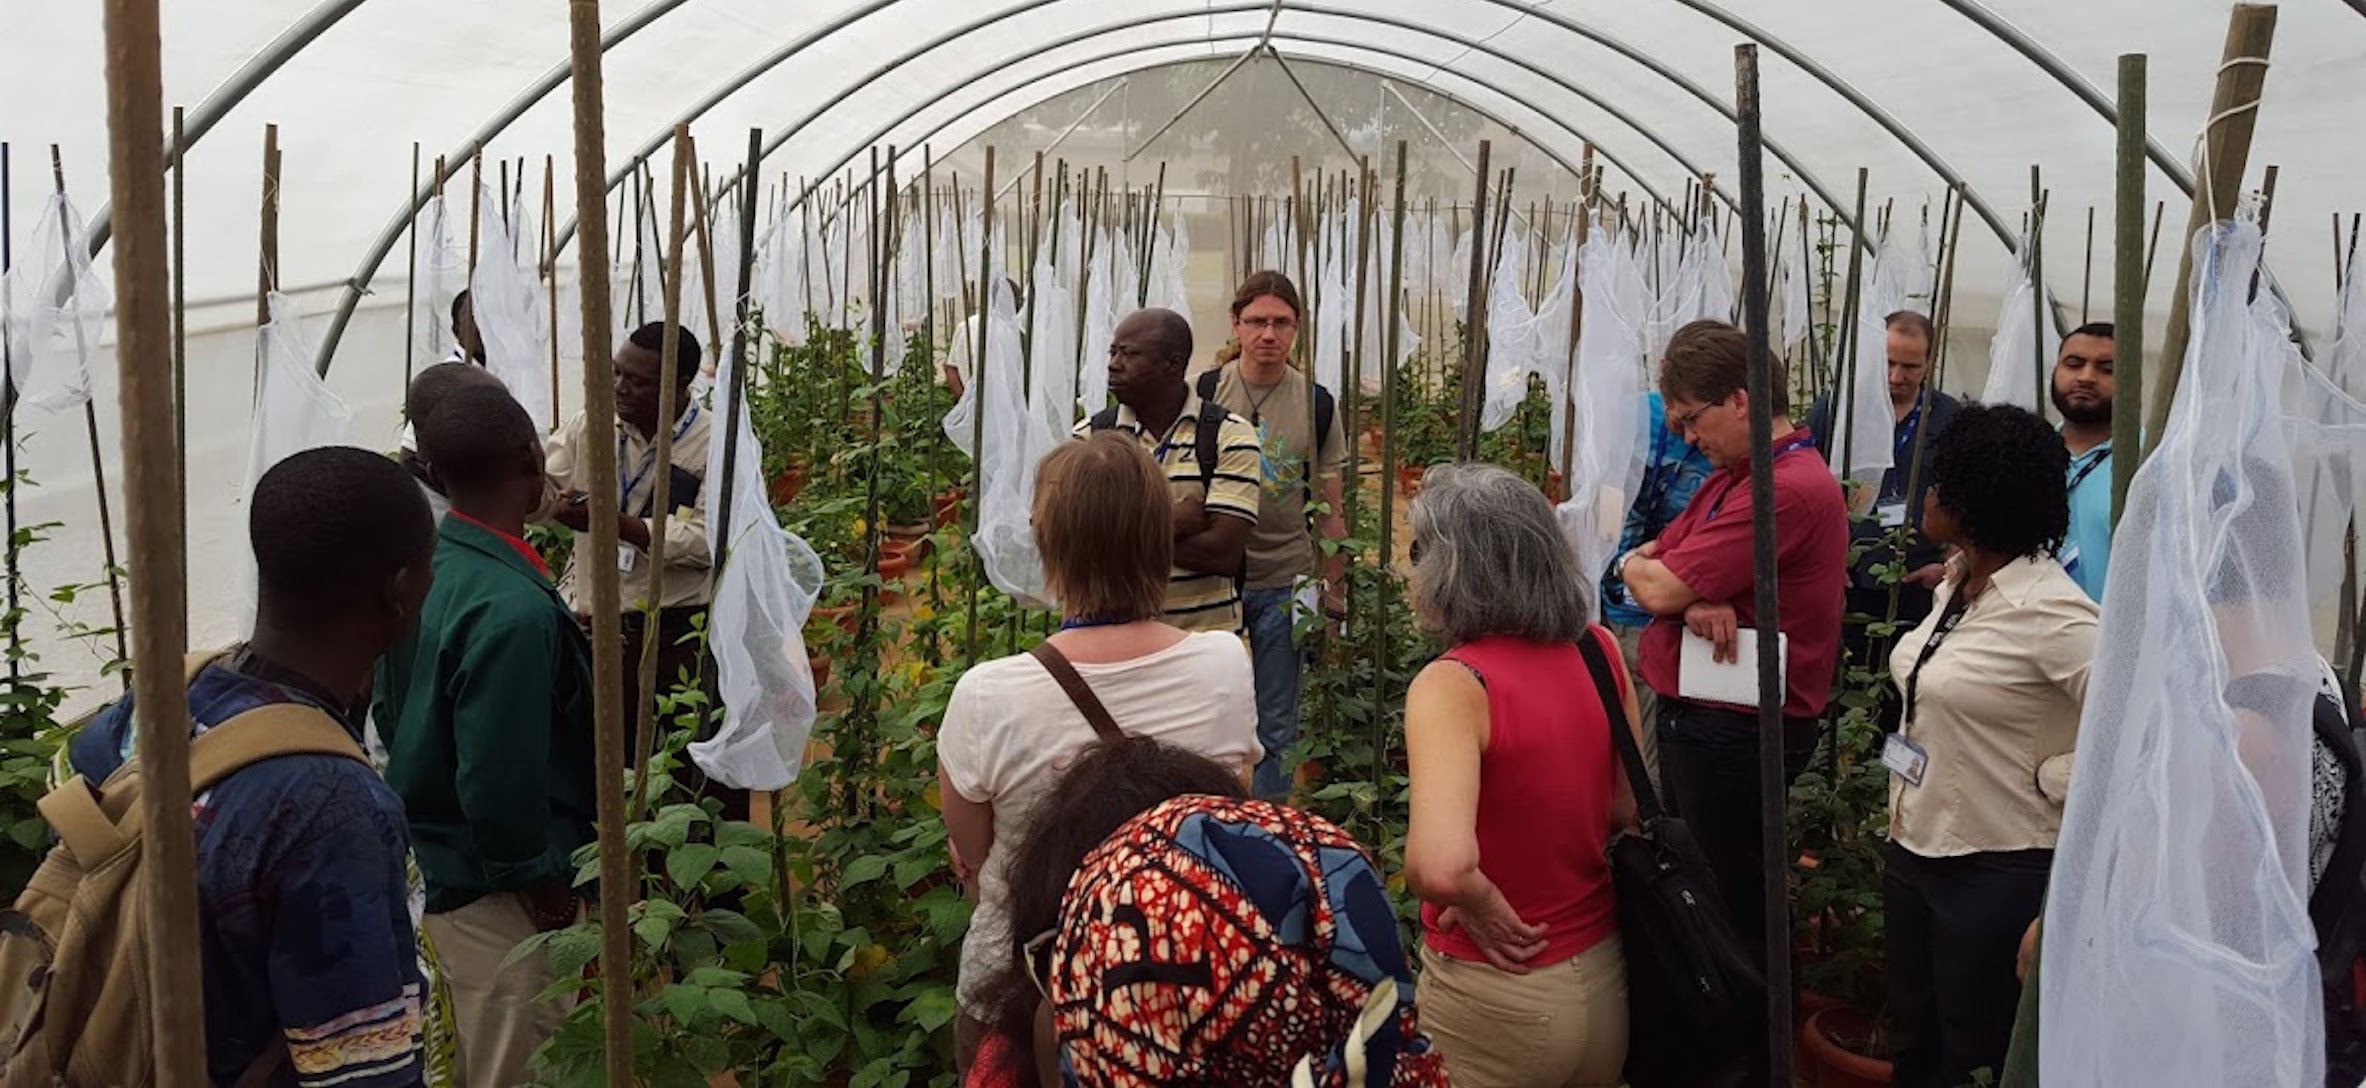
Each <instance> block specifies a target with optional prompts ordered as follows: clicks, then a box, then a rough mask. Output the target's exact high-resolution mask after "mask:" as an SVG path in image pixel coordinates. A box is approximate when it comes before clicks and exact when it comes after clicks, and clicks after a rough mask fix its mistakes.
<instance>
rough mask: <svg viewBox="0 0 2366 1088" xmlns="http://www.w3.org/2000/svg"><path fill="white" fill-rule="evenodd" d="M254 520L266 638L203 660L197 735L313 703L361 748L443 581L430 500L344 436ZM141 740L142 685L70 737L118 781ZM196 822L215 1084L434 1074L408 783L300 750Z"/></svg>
mask: <svg viewBox="0 0 2366 1088" xmlns="http://www.w3.org/2000/svg"><path fill="white" fill-rule="evenodd" d="M250 519H251V522H252V526H253V535H254V538H255V541H256V559H257V568H258V575H259V579H258V580H259V582H260V601H259V602H258V613H257V614H258V620H257V631H256V635H255V639H254V641H253V642H251V643H249V644H247V645H245V646H241V647H238V648H235V649H233V650H231V651H230V652H227V653H225V654H222V655H221V656H219V657H217V658H216V659H215V660H214V661H212V662H211V663H210V664H207V665H206V666H205V667H204V668H203V669H202V670H201V671H200V672H198V673H197V675H196V678H195V679H194V681H193V682H192V683H191V684H190V687H189V716H190V720H191V733H192V735H193V736H194V737H198V738H202V737H203V736H204V735H205V734H206V733H207V732H208V731H209V730H211V729H213V728H214V727H216V726H219V725H222V724H224V723H226V722H228V721H230V720H231V719H233V718H236V717H238V716H239V715H241V714H244V713H246V712H248V711H252V710H256V709H260V708H264V707H271V706H282V705H294V706H300V707H305V708H309V709H312V710H316V711H318V712H320V713H322V714H325V715H327V716H328V717H330V718H331V719H333V720H335V721H336V723H337V724H338V725H340V726H342V727H343V728H344V729H345V731H346V732H347V733H348V734H350V735H351V736H352V737H353V738H354V741H355V744H356V745H357V746H358V745H359V743H360V734H361V726H360V719H359V714H358V712H357V711H358V708H357V706H356V705H355V704H356V703H357V702H358V698H357V697H358V695H359V693H360V688H361V686H362V683H363V682H364V680H366V677H367V669H368V665H369V662H370V661H372V660H374V659H375V658H376V657H377V655H378V653H379V652H380V651H382V650H383V648H384V646H385V644H386V643H387V642H388V641H391V640H392V638H393V637H394V635H395V634H396V633H397V632H398V631H399V630H400V629H401V628H402V627H404V626H407V625H408V623H409V622H410V618H411V615H412V614H413V612H414V611H415V610H416V608H417V606H418V601H419V597H418V596H415V595H413V594H424V592H425V590H426V582H427V577H428V570H427V547H428V542H429V541H430V539H431V536H430V530H429V526H430V518H429V515H428V513H427V507H426V503H425V502H424V501H423V500H421V499H420V498H419V497H418V491H417V489H416V488H415V487H414V486H413V485H412V483H411V481H410V479H409V478H408V477H407V476H406V475H405V474H404V473H403V471H402V470H401V469H400V468H398V467H397V466H396V465H395V464H394V463H393V462H391V461H389V460H387V459H386V458H385V457H384V456H382V455H380V454H376V453H372V452H370V451H367V450H359V449H349V448H344V447H331V448H327V449H320V450H312V451H308V452H306V453H301V454H297V455H296V456H294V457H291V458H289V459H288V460H286V461H283V462H281V463H280V464H279V465H277V466H274V467H273V468H272V470H271V471H270V472H267V473H265V474H264V476H263V478H262V480H261V481H260V482H258V483H257V485H256V488H255V497H254V500H253V502H252V505H251V508H250ZM347 683H350V684H351V686H352V690H351V691H339V690H332V689H334V688H342V687H344V686H345V685H346V684H347ZM135 734H136V729H135V727H134V714H133V710H132V700H131V699H130V698H129V697H126V698H125V699H123V700H122V701H121V702H119V703H117V704H115V705H114V706H112V707H109V708H108V709H106V710H105V711H102V712H101V713H100V714H99V715H98V717H96V718H95V719H93V720H92V722H91V724H90V725H89V726H87V727H86V728H84V729H83V730H82V732H81V733H80V734H78V735H77V736H76V737H75V738H74V740H73V741H72V742H71V744H70V746H69V748H68V759H69V761H70V762H71V764H72V766H73V769H74V771H75V773H77V774H79V775H82V776H84V777H85V778H87V779H89V780H91V781H93V782H98V781H103V780H104V779H105V778H106V777H107V776H108V775H110V774H113V773H115V771H116V770H118V769H119V768H121V767H123V766H124V765H126V764H127V763H130V762H132V761H133V757H134V752H135ZM192 816H193V819H194V822H195V825H196V831H197V856H196V862H197V895H198V934H199V938H198V944H199V949H198V952H199V955H200V956H201V957H202V958H203V961H204V973H203V977H204V995H205V1031H206V1067H207V1068H206V1072H207V1075H208V1078H209V1079H211V1080H213V1081H215V1082H218V1083H231V1082H233V1081H236V1080H238V1079H239V1078H240V1077H241V1076H243V1075H246V1074H248V1073H249V1071H250V1070H251V1069H253V1068H256V1067H257V1065H258V1063H259V1062H260V1063H262V1065H263V1067H264V1068H271V1069H275V1070H276V1071H275V1072H274V1073H272V1074H270V1075H269V1076H268V1077H267V1082H268V1083H271V1084H295V1083H297V1082H298V1080H299V1077H298V1073H299V1071H300V1072H301V1079H302V1081H303V1083H308V1084H309V1083H335V1084H339V1085H362V1086H368V1088H377V1086H385V1085H410V1084H419V1083H422V1080H423V1077H424V1063H423V1059H422V1055H421V1052H420V1039H421V1035H422V1023H423V1021H422V1011H421V1010H422V1000H423V984H424V980H423V979H422V978H421V976H420V973H419V960H418V945H417V939H416V936H415V934H414V931H413V929H412V926H411V916H410V909H409V887H408V881H407V879H406V875H405V874H406V867H407V864H408V853H409V843H408V837H407V835H406V834H405V830H404V823H403V809H402V802H401V801H400V800H398V799H397V798H396V797H395V795H394V792H393V791H392V790H390V789H388V788H387V786H386V784H385V783H384V782H381V781H379V779H378V777H377V775H376V774H374V773H372V772H371V770H370V768H369V767H368V766H367V765H366V764H364V763H362V762H360V761H359V760H357V759H350V758H343V757H338V756H329V755H283V756H277V757H273V758H269V759H265V760H262V761H259V762H256V763H253V764H251V765H248V766H246V767H244V768H241V769H239V770H236V771H233V772H231V773H230V774H229V775H228V776H226V777H224V778H223V779H221V780H220V781H219V782H218V783H216V784H215V785H214V786H213V787H212V788H211V789H208V790H204V791H202V792H200V793H199V794H197V795H196V797H195V798H194V799H193V806H192Z"/></svg>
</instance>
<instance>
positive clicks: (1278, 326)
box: [1241, 317, 1298, 332]
mask: <svg viewBox="0 0 2366 1088" xmlns="http://www.w3.org/2000/svg"><path fill="white" fill-rule="evenodd" d="M1241 327H1242V328H1245V329H1248V330H1249V331H1251V332H1288V331H1290V330H1292V329H1295V328H1297V327H1298V322H1297V320H1296V319H1294V318H1288V317H1250V318H1243V319H1242V320H1241Z"/></svg>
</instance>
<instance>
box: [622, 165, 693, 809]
mask: <svg viewBox="0 0 2366 1088" xmlns="http://www.w3.org/2000/svg"><path fill="white" fill-rule="evenodd" d="M695 153H696V152H695V145H694V144H692V143H691V140H690V126H689V125H686V124H685V125H675V126H674V165H673V174H672V180H671V183H670V184H669V185H668V186H667V189H668V190H669V191H668V193H667V201H666V206H667V215H666V239H665V249H663V250H662V251H660V254H659V255H660V257H662V258H663V260H664V262H665V263H664V266H663V268H662V269H661V270H660V271H659V273H658V274H659V275H660V276H661V277H663V278H662V279H661V280H659V285H660V286H659V289H660V290H661V291H662V292H663V295H662V296H661V297H662V298H663V299H664V306H665V344H664V345H663V346H662V347H660V348H658V351H657V356H658V366H657V374H658V380H657V431H656V433H655V434H652V435H650V436H649V437H650V439H651V440H652V441H653V443H654V445H655V447H656V448H655V449H654V450H652V451H651V454H650V457H651V460H650V463H651V464H652V465H654V466H656V467H655V470H654V471H652V472H651V474H650V475H651V477H652V479H651V481H650V491H649V506H648V510H649V515H648V517H647V518H645V519H644V521H645V522H646V523H647V525H648V529H649V547H648V548H647V555H646V556H645V560H646V562H647V563H648V564H649V595H648V597H647V598H646V599H645V600H643V601H642V602H641V606H640V607H641V660H640V661H639V662H638V663H637V664H636V665H635V668H636V669H637V671H638V672H639V673H640V684H639V686H638V688H637V691H638V694H637V695H636V697H635V698H634V704H633V708H632V713H633V715H634V717H635V720H636V723H637V727H638V730H639V731H638V733H637V734H636V735H637V736H638V737H639V738H640V741H641V751H640V752H639V754H638V757H637V758H636V759H635V760H634V761H633V779H634V781H633V804H632V808H631V809H630V810H629V811H628V812H627V814H626V819H627V820H633V819H639V818H640V817H641V816H642V815H643V813H644V812H645V811H646V809H647V807H648V803H649V761H650V760H651V759H652V758H653V757H654V756H655V754H656V752H657V700H658V690H657V685H658V682H659V680H660V679H667V680H670V679H671V678H670V677H665V678H661V677H659V676H658V675H657V651H658V647H659V644H660V643H662V642H664V641H665V639H664V637H663V636H662V635H661V634H660V633H659V619H660V617H661V616H662V615H663V613H664V607H665V564H666V552H667V550H668V549H667V548H666V539H665V527H666V521H667V519H668V518H669V517H671V515H672V512H673V490H674V489H673V483H674V474H673V472H672V471H671V469H672V467H673V464H674V417H675V415H676V414H678V413H679V412H680V411H681V410H682V405H681V403H680V401H679V400H678V399H677V398H679V397H680V395H681V386H680V385H679V384H677V383H676V382H675V381H674V374H675V368H676V367H677V366H679V365H681V361H682V360H681V330H682V257H683V253H684V250H686V249H687V248H688V247H689V240H688V234H687V231H688V229H689V228H688V226H687V225H686V224H685V223H684V222H683V204H684V200H685V198H686V197H687V196H688V195H689V193H688V190H689V188H690V186H691V185H692V184H694V182H693V181H692V177H693V174H694V172H695V170H696V167H695V165H694V163H695V159H694V158H693V157H692V156H693V155H694V154H695ZM709 350H712V349H711V348H710V349H709ZM625 497H626V496H623V495H621V494H620V495H619V496H618V499H619V501H621V500H622V499H624V498H625Z"/></svg>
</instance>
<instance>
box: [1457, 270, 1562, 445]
mask: <svg viewBox="0 0 2366 1088" xmlns="http://www.w3.org/2000/svg"><path fill="white" fill-rule="evenodd" d="M1527 267H1528V243H1527V239H1526V238H1525V237H1524V236H1523V235H1522V234H1521V232H1519V231H1505V232H1504V239H1503V245H1502V247H1501V248H1500V249H1498V251H1497V252H1496V255H1495V273H1494V276H1493V277H1492V278H1491V279H1490V281H1489V284H1488V288H1487V373H1486V381H1487V389H1486V395H1485V397H1484V398H1483V399H1482V402H1481V407H1480V411H1479V429H1480V430H1484V431H1494V430H1497V429H1500V428H1501V427H1502V426H1503V425H1504V424H1506V423H1509V422H1511V421H1512V415H1513V414H1514V413H1516V412H1518V411H1519V409H1520V402H1521V401H1523V400H1526V399H1527V398H1528V376H1529V375H1530V374H1534V373H1536V372H1537V371H1538V370H1540V369H1542V365H1543V364H1542V360H1540V359H1539V358H1538V357H1537V351H1538V344H1537V318H1536V312H1535V311H1533V310H1530V309H1529V308H1528V300H1527V299H1526V298H1523V297H1521V295H1520V277H1521V273H1522V271H1523V270H1525V269H1526V268H1527ZM1562 313H1563V320H1567V313H1568V311H1566V310H1564V311H1562Z"/></svg>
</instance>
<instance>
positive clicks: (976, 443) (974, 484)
mask: <svg viewBox="0 0 2366 1088" xmlns="http://www.w3.org/2000/svg"><path fill="white" fill-rule="evenodd" d="M993 275H994V148H993V147H992V146H991V145H989V146H988V147H987V148H986V187H985V188H983V189H980V190H978V290H977V299H976V304H975V305H974V306H973V307H972V309H971V312H972V313H974V314H975V315H976V316H977V319H978V320H977V325H978V329H977V334H976V336H975V338H974V339H973V340H972V341H971V343H972V344H974V345H975V350H973V351H972V352H971V353H970V356H969V359H970V363H969V388H970V394H969V403H970V413H969V416H970V420H969V428H970V429H969V449H970V459H969V536H968V538H967V540H968V543H967V547H968V548H969V555H970V572H971V574H972V575H974V577H973V579H972V580H971V583H970V587H969V647H968V649H969V665H970V667H972V668H975V667H976V666H977V663H978V592H979V590H978V584H979V583H982V582H984V581H985V580H986V557H985V556H984V555H981V554H979V552H978V546H977V540H978V516H979V510H980V506H981V504H982V503H983V502H984V500H985V497H986V470H985V460H986V458H985V454H986V369H987V368H986V332H987V329H986V326H987V324H988V323H989V322H991V321H992V320H993V312H994V302H993V299H994V289H993V286H992V285H991V283H990V278H991V277H992V276H993Z"/></svg>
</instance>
